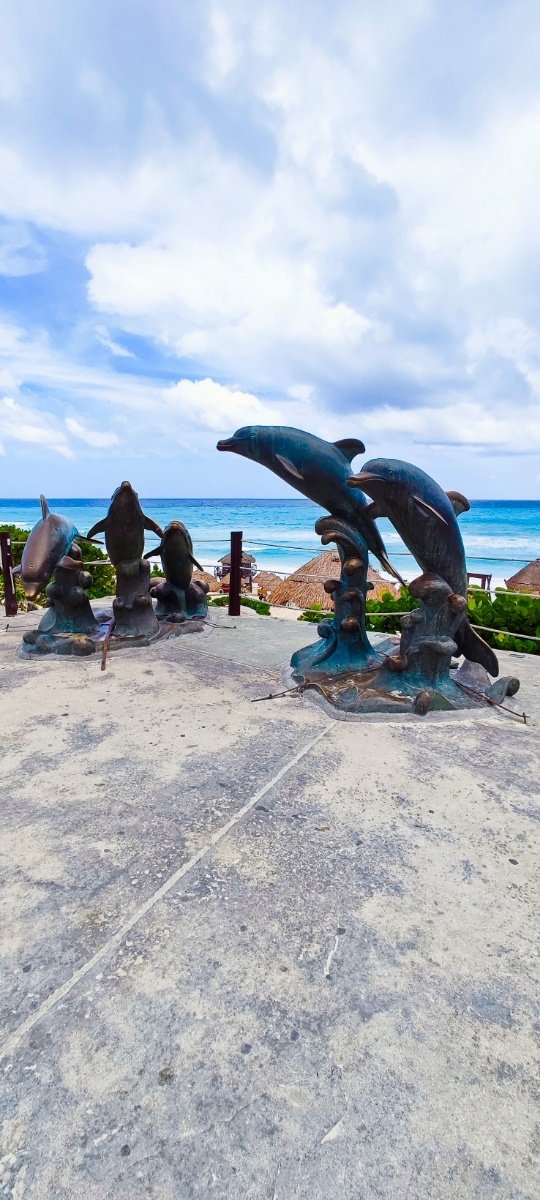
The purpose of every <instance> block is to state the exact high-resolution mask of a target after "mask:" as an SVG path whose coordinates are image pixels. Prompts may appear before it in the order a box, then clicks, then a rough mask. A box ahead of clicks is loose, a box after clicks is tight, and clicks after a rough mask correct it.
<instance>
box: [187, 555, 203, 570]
mask: <svg viewBox="0 0 540 1200" xmlns="http://www.w3.org/2000/svg"><path fill="white" fill-rule="evenodd" d="M189 557H190V559H191V562H192V563H193V566H194V567H196V568H197V570H198V571H203V570H204V567H201V564H200V563H198V562H197V559H196V558H194V557H193V555H192V554H190V556H189Z"/></svg>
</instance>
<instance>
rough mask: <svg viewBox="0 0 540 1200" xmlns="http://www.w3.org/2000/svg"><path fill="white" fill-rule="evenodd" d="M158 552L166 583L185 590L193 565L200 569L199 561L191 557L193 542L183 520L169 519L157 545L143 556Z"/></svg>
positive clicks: (189, 580) (155, 555) (153, 554)
mask: <svg viewBox="0 0 540 1200" xmlns="http://www.w3.org/2000/svg"><path fill="white" fill-rule="evenodd" d="M158 554H159V556H160V558H161V562H162V566H163V570H164V572H165V578H166V580H167V582H168V583H172V584H173V585H174V587H177V588H182V589H183V591H186V590H187V588H188V587H189V585H190V583H191V576H192V575H193V567H194V566H195V567H197V570H198V571H202V567H201V565H200V563H198V562H197V559H196V558H194V557H193V542H192V540H191V536H190V534H189V532H188V530H187V529H186V526H185V525H184V523H183V521H169V524H168V525H166V526H165V530H164V532H163V536H162V539H161V542H160V545H159V546H156V547H155V548H154V549H153V550H149V551H148V552H147V554H145V556H144V557H145V558H155V557H157V555H158Z"/></svg>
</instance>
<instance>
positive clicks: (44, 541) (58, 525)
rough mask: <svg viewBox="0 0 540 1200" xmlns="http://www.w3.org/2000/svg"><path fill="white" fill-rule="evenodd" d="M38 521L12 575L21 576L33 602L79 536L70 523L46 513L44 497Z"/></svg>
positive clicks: (46, 507)
mask: <svg viewBox="0 0 540 1200" xmlns="http://www.w3.org/2000/svg"><path fill="white" fill-rule="evenodd" d="M39 499H40V503H41V513H42V516H41V519H40V520H39V521H37V522H36V524H35V525H34V527H33V529H32V530H31V531H30V534H29V536H28V538H27V540H26V542H25V546H24V550H23V552H22V557H21V561H20V563H19V564H18V566H16V567H15V568H14V571H13V574H14V575H20V578H21V582H22V585H23V587H24V591H25V595H26V596H27V597H28V599H29V600H35V599H36V596H39V593H40V592H42V591H43V588H44V587H46V585H47V584H48V582H49V579H50V578H51V575H53V574H54V571H55V570H56V568H57V566H58V564H59V562H60V560H61V559H62V558H63V557H64V555H65V554H67V553H68V550H69V549H70V546H71V545H72V544H73V542H74V541H75V538H78V537H80V536H81V535H80V533H79V532H78V530H77V528H76V526H75V525H74V524H73V521H70V520H69V518H68V517H62V516H60V515H59V514H58V513H52V512H50V511H49V505H48V504H47V501H46V499H45V496H40V498H39Z"/></svg>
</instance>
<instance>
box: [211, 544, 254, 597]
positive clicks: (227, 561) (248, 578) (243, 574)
mask: <svg viewBox="0 0 540 1200" xmlns="http://www.w3.org/2000/svg"><path fill="white" fill-rule="evenodd" d="M214 570H215V576H216V579H218V580H219V582H220V584H221V586H222V588H223V589H224V591H228V588H229V573H230V570H231V555H230V551H229V553H227V554H224V555H223V558H220V559H219V560H218V563H217V566H216V567H215V568H214ZM256 573H257V561H256V559H254V557H253V555H252V554H247V553H246V551H245V550H244V551H243V552H242V566H241V568H240V581H241V585H242V591H243V592H246V591H247V592H252V591H253V579H254V577H255V575H256Z"/></svg>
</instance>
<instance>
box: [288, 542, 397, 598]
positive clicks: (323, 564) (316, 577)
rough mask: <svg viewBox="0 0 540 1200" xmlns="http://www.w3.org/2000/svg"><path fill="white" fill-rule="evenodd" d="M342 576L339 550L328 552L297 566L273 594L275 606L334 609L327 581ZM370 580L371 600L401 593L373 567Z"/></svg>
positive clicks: (370, 571)
mask: <svg viewBox="0 0 540 1200" xmlns="http://www.w3.org/2000/svg"><path fill="white" fill-rule="evenodd" d="M340 575H341V559H340V557H339V554H338V552H337V550H325V551H324V553H323V554H318V555H317V557H316V558H311V559H310V561H309V562H307V563H304V566H303V567H298V570H297V571H293V574H292V575H289V577H288V578H287V579H284V580H283V581H282V582H281V583H280V584H279V586H278V587H276V589H275V591H273V592H272V601H271V602H272V604H283V605H284V606H285V607H286V608H302V609H305V608H313V605H322V607H323V608H326V609H331V608H333V607H334V606H333V602H332V597H331V596H329V595H328V593H327V592H325V590H324V584H325V581H326V580H327V579H339V578H340ZM368 580H369V582H370V583H373V589H372V590H370V591H369V592H368V599H373V600H376V599H378V598H379V597H380V596H382V594H383V592H390V593H391V595H393V596H397V595H399V592H397V591H396V589H395V588H394V587H393V585H392V584H391V583H387V582H386V580H385V579H383V578H382V576H381V575H379V574H378V572H377V571H374V570H373V568H372V567H369V568H368Z"/></svg>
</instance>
